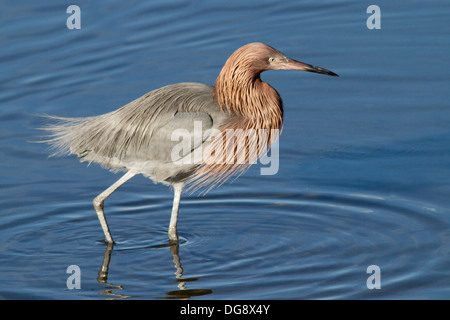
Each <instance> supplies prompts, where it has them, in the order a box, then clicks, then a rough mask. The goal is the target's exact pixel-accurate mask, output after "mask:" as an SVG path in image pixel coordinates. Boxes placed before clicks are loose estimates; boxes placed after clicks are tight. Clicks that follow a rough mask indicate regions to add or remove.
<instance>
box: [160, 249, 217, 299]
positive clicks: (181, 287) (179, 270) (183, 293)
mask: <svg viewBox="0 0 450 320" xmlns="http://www.w3.org/2000/svg"><path fill="white" fill-rule="evenodd" d="M179 247H180V245H179V243H178V241H177V242H172V243H169V248H170V253H171V254H172V256H173V263H174V265H175V269H176V271H175V278H176V279H175V282H176V283H177V287H178V290H173V291H168V292H166V296H165V297H163V298H165V299H189V298H190V297H195V296H203V295H205V294H210V293H212V290H210V289H187V288H186V283H187V282H192V281H196V280H198V278H183V267H182V266H181V261H180V256H179V254H178V250H179Z"/></svg>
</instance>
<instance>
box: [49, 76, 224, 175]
mask: <svg viewBox="0 0 450 320" xmlns="http://www.w3.org/2000/svg"><path fill="white" fill-rule="evenodd" d="M212 90H213V87H211V86H208V85H204V84H200V83H179V84H174V85H169V86H166V87H163V88H160V89H157V90H154V91H151V92H149V93H147V94H145V95H144V96H142V97H140V98H138V99H136V100H134V101H132V102H130V103H128V104H127V105H125V106H123V107H122V108H120V109H117V110H115V111H113V112H110V113H106V114H103V115H99V116H94V117H86V118H59V117H53V118H54V119H55V120H57V123H56V124H54V125H50V126H48V127H47V128H46V129H47V130H49V131H51V139H50V140H49V141H48V142H50V143H51V145H52V146H53V147H54V149H55V154H61V153H65V154H67V153H71V154H76V155H77V156H78V158H79V159H80V161H82V162H85V161H87V162H89V163H91V162H94V163H98V164H100V165H102V166H103V167H105V168H109V169H111V170H112V171H123V170H125V171H131V172H134V173H140V174H143V175H144V176H147V177H149V178H151V179H152V180H153V181H154V182H161V183H164V184H175V183H180V182H183V181H185V180H186V179H187V178H189V177H190V176H191V175H192V174H193V172H195V170H196V168H197V167H198V166H199V163H193V162H192V163H190V164H179V163H176V160H179V159H176V158H175V159H174V158H173V154H172V150H173V148H174V147H175V145H176V144H178V143H180V141H179V140H178V139H173V138H172V133H173V132H174V131H175V130H177V129H181V130H182V132H186V133H187V132H189V138H190V139H191V146H192V148H191V150H190V152H191V153H192V152H194V149H196V148H203V149H204V148H205V147H207V144H208V143H209V141H210V139H209V138H210V137H208V136H204V135H203V134H205V133H207V132H208V129H218V128H219V127H220V126H221V125H222V124H223V123H224V122H225V121H226V120H227V119H228V118H229V114H228V113H224V112H223V111H222V110H221V109H220V107H219V105H218V104H217V103H216V102H215V101H214V100H213V96H212ZM196 121H198V122H197V124H198V123H201V125H202V130H201V132H200V133H201V134H202V136H201V137H194V133H195V132H194V123H195V122H196ZM196 132H197V131H196ZM197 133H198V132H197ZM190 155H191V154H189V152H188V153H186V152H184V153H183V150H181V153H180V158H181V157H182V156H183V157H186V156H190ZM174 160H175V162H174Z"/></svg>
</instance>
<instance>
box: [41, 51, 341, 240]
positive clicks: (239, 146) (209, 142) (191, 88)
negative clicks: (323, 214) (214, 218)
mask: <svg viewBox="0 0 450 320" xmlns="http://www.w3.org/2000/svg"><path fill="white" fill-rule="evenodd" d="M266 70H303V71H309V72H316V73H322V74H326V75H330V76H337V74H335V73H333V72H331V71H329V70H326V69H323V68H320V67H316V66H313V65H309V64H306V63H303V62H299V61H296V60H293V59H290V58H287V57H286V56H285V55H284V54H283V53H281V52H280V51H278V50H276V49H274V48H272V47H270V46H268V45H266V44H263V43H250V44H247V45H245V46H243V47H241V48H239V49H238V50H236V51H235V52H234V53H233V54H232V55H231V56H230V57H229V58H228V60H227V61H226V63H225V65H224V66H223V68H222V70H221V72H220V73H219V76H218V77H217V80H216V81H215V83H214V86H213V87H212V86H208V85H204V84H199V83H179V84H174V85H169V86H165V87H163V88H160V89H157V90H154V91H151V92H149V93H147V94H145V95H144V96H142V97H140V98H138V99H136V100H134V101H132V102H130V103H128V104H127V105H125V106H123V107H122V108H120V109H118V110H116V111H113V112H110V113H107V114H103V115H99V116H94V117H86V118H62V117H52V116H49V117H50V118H51V119H53V120H54V121H55V123H53V124H49V125H48V126H46V127H45V128H44V129H45V130H48V131H50V137H49V139H48V140H46V141H45V142H48V143H50V144H51V146H52V147H53V148H54V151H55V152H54V154H55V155H56V154H75V155H77V156H78V158H79V159H80V161H81V162H84V161H87V162H89V163H91V162H94V163H98V164H100V165H102V166H103V167H105V168H108V169H110V170H112V171H125V172H126V173H125V174H124V175H123V176H122V177H121V178H120V179H119V180H117V181H116V182H115V183H114V184H112V185H111V186H110V187H109V188H107V189H106V190H105V191H103V192H102V193H101V194H99V195H98V196H97V197H96V198H95V199H94V208H95V211H96V213H97V216H98V219H99V220H100V224H101V226H102V229H103V232H104V234H105V239H106V242H108V243H113V238H112V236H111V233H110V231H109V227H108V224H107V222H106V218H105V213H104V211H103V203H104V201H105V199H106V198H107V197H108V196H110V195H111V194H112V193H113V192H114V191H115V190H116V189H117V188H119V187H120V186H121V185H122V184H124V183H125V182H126V181H128V180H129V179H130V178H132V177H133V176H135V175H136V174H142V175H144V176H146V177H148V178H150V179H151V180H153V181H154V182H155V183H163V184H165V185H171V186H173V189H174V199H173V207H172V214H171V218H170V224H169V230H168V234H169V239H170V240H171V241H178V234H177V218H178V208H179V204H180V197H181V191H182V189H183V187H184V186H185V185H189V184H190V185H191V186H194V187H195V188H198V187H204V186H216V185H218V184H220V183H222V182H223V181H225V180H226V179H228V178H229V177H230V176H231V175H234V174H236V173H242V172H243V171H245V169H246V168H248V166H249V165H250V164H251V163H253V162H255V161H256V159H257V158H258V157H260V156H261V155H262V154H264V153H265V152H267V151H268V149H269V148H270V145H271V144H272V143H273V142H274V141H275V139H276V138H277V137H278V133H279V130H281V127H282V124H283V104H282V100H281V97H280V95H279V94H278V92H277V91H276V90H275V89H273V88H272V87H271V86H270V85H269V84H267V83H265V82H263V81H261V78H260V74H261V72H263V71H266ZM194 123H200V124H201V126H202V129H203V130H202V132H203V133H204V134H202V135H201V136H200V137H199V136H196V134H195V132H194V130H193V127H194ZM179 129H183V130H184V132H188V133H189V137H188V138H189V139H190V141H191V142H192V143H191V144H190V146H191V147H190V148H188V149H186V148H183V149H181V151H180V152H179V153H178V154H176V155H175V156H174V152H173V150H174V147H175V145H176V143H177V141H173V140H174V139H173V137H172V136H173V132H174V131H175V130H179ZM211 129H214V130H215V131H214V130H211ZM205 130H206V131H205ZM208 130H209V131H208ZM227 130H238V131H239V132H240V134H238V135H236V137H235V138H236V139H233V141H229V139H225V138H224V136H221V135H220V134H219V135H218V134H217V132H219V133H221V132H225V131H227ZM249 130H264V132H267V134H266V135H257V136H253V138H249V137H250V136H249V135H248V134H245V133H246V132H247V131H249ZM208 132H210V133H211V134H208ZM212 132H216V134H215V136H214V137H213V136H212V135H213V134H212ZM249 140H253V141H249ZM240 142H244V143H240ZM199 148H203V150H209V151H208V152H203V155H202V157H201V161H195V162H189V161H181V163H180V161H178V160H180V159H181V158H183V159H186V158H187V157H190V156H192V155H193V154H194V153H195V152H196V150H198V149H199ZM208 148H209V149H208ZM217 150H221V151H222V152H217ZM230 154H231V156H230ZM242 154H243V155H246V156H247V161H246V162H242V161H233V159H235V158H236V155H242ZM230 160H231V161H230Z"/></svg>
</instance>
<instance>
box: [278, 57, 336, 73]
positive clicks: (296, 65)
mask: <svg viewBox="0 0 450 320" xmlns="http://www.w3.org/2000/svg"><path fill="white" fill-rule="evenodd" d="M280 66H281V67H282V69H285V70H302V71H309V72H315V73H322V74H326V75H329V76H334V77H339V76H338V75H337V74H336V73H334V72H332V71H330V70H327V69H324V68H321V67H316V66H313V65H311V64H307V63H304V62H300V61H297V60H294V59H289V58H286V61H284V62H281V63H280Z"/></svg>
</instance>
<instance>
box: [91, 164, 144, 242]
mask: <svg viewBox="0 0 450 320" xmlns="http://www.w3.org/2000/svg"><path fill="white" fill-rule="evenodd" d="M135 175H136V173H134V172H130V171H128V172H127V173H125V174H124V175H123V176H122V177H121V178H120V179H119V180H117V181H116V182H114V183H113V184H112V185H111V186H110V187H109V188H108V189H106V190H105V191H103V192H102V193H100V194H99V195H98V196H97V197H95V199H94V209H95V212H96V213H97V217H98V220H99V221H100V225H101V226H102V229H103V232H104V233H105V240H106V242H108V243H113V239H112V237H111V233H110V232H109V228H108V223H107V222H106V218H105V213H104V212H103V202H104V201H105V200H106V198H108V197H109V196H110V195H111V194H112V193H113V192H114V191H116V190H117V188H119V187H120V186H121V185H123V184H124V183H125V182H127V181H128V180H130V179H131V178H132V177H134V176H135Z"/></svg>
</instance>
